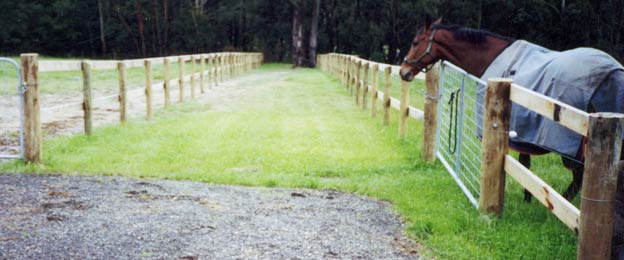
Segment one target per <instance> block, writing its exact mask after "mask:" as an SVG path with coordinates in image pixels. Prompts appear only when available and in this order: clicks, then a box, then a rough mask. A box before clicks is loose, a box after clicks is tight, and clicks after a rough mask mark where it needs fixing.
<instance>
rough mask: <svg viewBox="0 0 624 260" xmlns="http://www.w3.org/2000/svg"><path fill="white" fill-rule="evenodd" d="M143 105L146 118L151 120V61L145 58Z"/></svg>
mask: <svg viewBox="0 0 624 260" xmlns="http://www.w3.org/2000/svg"><path fill="white" fill-rule="evenodd" d="M145 105H146V110H147V113H146V114H147V115H146V119H147V120H152V115H153V113H152V62H151V61H149V60H145Z"/></svg>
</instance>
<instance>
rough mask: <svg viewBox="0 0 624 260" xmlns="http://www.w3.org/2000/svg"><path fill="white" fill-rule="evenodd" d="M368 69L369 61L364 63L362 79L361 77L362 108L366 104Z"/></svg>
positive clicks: (363, 108)
mask: <svg viewBox="0 0 624 260" xmlns="http://www.w3.org/2000/svg"><path fill="white" fill-rule="evenodd" d="M369 70H370V62H366V65H364V79H362V110H366V104H367V103H368V102H367V101H368V99H367V97H368V71H369Z"/></svg>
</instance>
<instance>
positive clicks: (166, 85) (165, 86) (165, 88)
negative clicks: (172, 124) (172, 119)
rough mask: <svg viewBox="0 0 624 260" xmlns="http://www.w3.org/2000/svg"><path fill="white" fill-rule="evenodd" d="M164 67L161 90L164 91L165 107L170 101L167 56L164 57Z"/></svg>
mask: <svg viewBox="0 0 624 260" xmlns="http://www.w3.org/2000/svg"><path fill="white" fill-rule="evenodd" d="M163 62H164V66H163V67H164V68H163V80H164V83H163V91H164V92H165V105H164V106H165V108H166V107H168V106H169V103H170V102H171V98H170V95H169V94H170V93H169V90H170V86H171V85H170V82H169V80H170V78H169V59H168V58H167V57H165V58H164V61H163Z"/></svg>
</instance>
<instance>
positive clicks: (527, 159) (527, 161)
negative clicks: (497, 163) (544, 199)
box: [518, 153, 533, 203]
mask: <svg viewBox="0 0 624 260" xmlns="http://www.w3.org/2000/svg"><path fill="white" fill-rule="evenodd" d="M518 161H519V162H520V164H522V165H523V166H524V167H526V168H527V169H529V170H530V169H531V155H529V154H526V153H519V154H518ZM531 198H533V196H532V195H531V193H530V192H529V191H528V190H527V189H524V201H525V202H527V203H528V202H531Z"/></svg>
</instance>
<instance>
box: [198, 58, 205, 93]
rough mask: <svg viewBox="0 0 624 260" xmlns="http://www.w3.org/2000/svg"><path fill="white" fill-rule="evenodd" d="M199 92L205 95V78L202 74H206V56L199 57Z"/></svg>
mask: <svg viewBox="0 0 624 260" xmlns="http://www.w3.org/2000/svg"><path fill="white" fill-rule="evenodd" d="M199 70H200V73H199V91H200V92H201V93H202V94H204V93H206V90H205V89H204V81H205V80H206V77H205V76H204V74H205V73H206V56H204V55H203V54H202V55H199Z"/></svg>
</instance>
